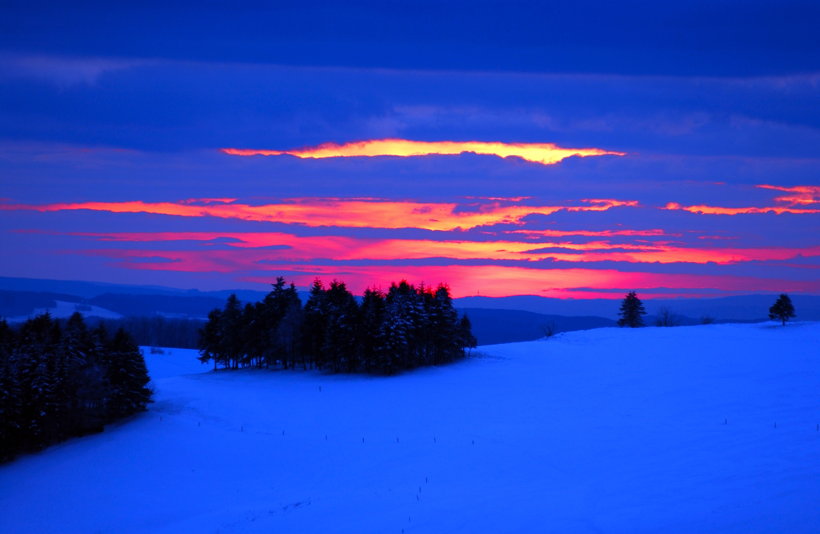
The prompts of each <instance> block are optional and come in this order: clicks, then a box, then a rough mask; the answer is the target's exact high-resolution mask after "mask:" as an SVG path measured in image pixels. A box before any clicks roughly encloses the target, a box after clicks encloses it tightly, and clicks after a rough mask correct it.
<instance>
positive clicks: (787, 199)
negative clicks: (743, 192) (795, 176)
mask: <svg viewBox="0 0 820 534" xmlns="http://www.w3.org/2000/svg"><path fill="white" fill-rule="evenodd" d="M756 187H759V188H760V189H773V190H775V191H785V192H787V193H792V194H791V195H782V196H779V197H775V199H774V200H775V202H784V203H788V204H790V205H792V206H794V205H798V204H800V205H811V204H819V203H820V186H813V185H798V186H795V187H781V186H778V185H765V184H764V185H758V186H756Z"/></svg>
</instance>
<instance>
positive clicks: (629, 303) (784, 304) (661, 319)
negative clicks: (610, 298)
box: [618, 291, 797, 328]
mask: <svg viewBox="0 0 820 534" xmlns="http://www.w3.org/2000/svg"><path fill="white" fill-rule="evenodd" d="M644 315H646V309H645V308H644V306H643V302H641V299H639V298H638V295H637V294H636V293H635V291H630V292H629V293H627V294H626V296H625V297H624V299H623V300H622V301H621V308H620V310H619V311H618V317H619V318H618V326H628V327H630V328H636V327H641V326H644V321H643V316H644ZM795 317H797V315H796V314H795V311H794V304H792V300H791V298H789V296H788V295H786V294H785V293H784V294H781V295H780V296H779V297H777V300H776V301H775V303H774V304H773V305H772V306H771V307H770V308H769V319H777V320H778V321H780V322H782V323H783V326H786V322H787V321H788V320H789V319H794V318H795ZM710 322H712V320H711V318H709V320H708V322H707V320H706V318H704V320H703V323H704V324H707V323H710ZM677 324H678V323H677V321H676V319H675V317H674V315H673V314H672V312H670V311H669V310H668V309H666V308H662V309H661V310H660V313H659V314H658V319H657V322H656V325H657V326H677Z"/></svg>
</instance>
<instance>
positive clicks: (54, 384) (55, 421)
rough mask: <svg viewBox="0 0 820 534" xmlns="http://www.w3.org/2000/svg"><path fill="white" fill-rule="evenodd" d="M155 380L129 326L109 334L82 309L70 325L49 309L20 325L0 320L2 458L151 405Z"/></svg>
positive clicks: (100, 426)
mask: <svg viewBox="0 0 820 534" xmlns="http://www.w3.org/2000/svg"><path fill="white" fill-rule="evenodd" d="M148 381H149V378H148V372H147V370H146V367H145V360H144V359H143V357H142V353H141V352H140V350H139V347H137V345H136V344H135V343H134V341H133V340H132V339H131V338H130V337H129V336H128V335H127V334H126V333H125V332H124V331H122V330H120V331H119V332H117V334H116V335H115V336H114V338H113V339H109V337H108V334H107V333H106V331H105V329H104V328H102V327H100V328H97V329H95V330H93V331H90V330H89V329H88V328H87V327H86V325H85V322H84V320H83V317H82V316H81V315H80V314H79V313H75V314H74V315H72V316H71V317H70V318H69V319H68V321H67V322H66V323H65V327H64V328H63V327H61V326H60V323H59V322H58V321H55V320H53V319H52V318H51V316H50V315H48V314H44V315H40V316H38V317H35V318H33V319H29V320H28V321H26V322H25V323H23V325H22V326H21V327H20V328H19V330H16V331H15V330H14V329H12V328H10V327H9V326H8V325H7V324H6V323H5V322H4V321H0V462H2V461H7V460H10V459H12V458H14V456H15V455H17V454H19V453H21V452H26V451H35V450H39V449H42V448H43V447H46V446H48V445H51V444H53V443H57V442H58V441H61V440H64V439H68V438H70V437H73V436H82V435H84V434H88V433H91V432H99V431H102V430H103V427H104V425H105V424H107V423H110V422H113V421H116V420H118V419H121V418H123V417H127V416H129V415H132V414H135V413H137V412H140V411H142V410H145V407H146V405H147V404H148V403H149V402H150V401H151V390H150V389H148V387H147V385H148Z"/></svg>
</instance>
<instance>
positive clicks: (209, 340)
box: [198, 309, 222, 369]
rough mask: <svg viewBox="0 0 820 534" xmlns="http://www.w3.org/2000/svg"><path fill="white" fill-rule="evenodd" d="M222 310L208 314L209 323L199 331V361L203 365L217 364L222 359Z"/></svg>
mask: <svg viewBox="0 0 820 534" xmlns="http://www.w3.org/2000/svg"><path fill="white" fill-rule="evenodd" d="M221 321H222V310H220V309H214V310H211V312H210V313H208V321H207V322H206V323H205V326H203V327H202V329H201V330H200V331H199V344H198V348H199V361H201V362H202V363H208V362H210V361H213V362H214V369H216V364H217V363H218V362H219V361H220V360H221V359H222V357H221V353H220V350H221V349H220V334H221V331H222V326H221V324H220V323H221Z"/></svg>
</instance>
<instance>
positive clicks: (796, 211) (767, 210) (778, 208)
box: [664, 202, 820, 215]
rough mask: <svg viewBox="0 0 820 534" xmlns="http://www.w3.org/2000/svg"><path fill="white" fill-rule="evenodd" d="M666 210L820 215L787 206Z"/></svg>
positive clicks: (674, 205) (676, 207)
mask: <svg viewBox="0 0 820 534" xmlns="http://www.w3.org/2000/svg"><path fill="white" fill-rule="evenodd" d="M664 209H667V210H683V211H688V212H690V213H700V214H703V215H748V214H759V213H776V214H778V215H780V214H782V213H794V214H798V215H806V214H813V213H820V209H808V208H790V207H787V206H766V207H763V208H757V207H744V208H724V207H720V206H702V205H701V206H681V205H680V204H678V203H677V202H669V203H668V204H667V205H666V206H664Z"/></svg>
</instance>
